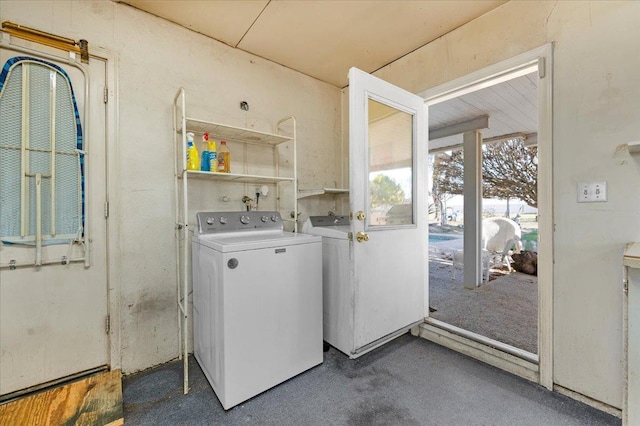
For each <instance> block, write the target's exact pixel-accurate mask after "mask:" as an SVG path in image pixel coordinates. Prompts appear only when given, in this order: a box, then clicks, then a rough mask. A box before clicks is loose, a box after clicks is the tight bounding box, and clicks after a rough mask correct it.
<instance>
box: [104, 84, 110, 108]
mask: <svg viewBox="0 0 640 426" xmlns="http://www.w3.org/2000/svg"><path fill="white" fill-rule="evenodd" d="M103 95H104V103H105V104H106V103H107V102H109V88H108V87H107V86H104V92H103Z"/></svg>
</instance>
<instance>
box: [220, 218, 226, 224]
mask: <svg viewBox="0 0 640 426" xmlns="http://www.w3.org/2000/svg"><path fill="white" fill-rule="evenodd" d="M220 223H221V224H223V225H224V224H225V223H227V218H226V217H224V216H221V217H220Z"/></svg>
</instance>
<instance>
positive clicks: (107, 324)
mask: <svg viewBox="0 0 640 426" xmlns="http://www.w3.org/2000/svg"><path fill="white" fill-rule="evenodd" d="M110 331H111V316H109V315H107V317H106V318H105V319H104V332H105V333H107V334H109V332H110Z"/></svg>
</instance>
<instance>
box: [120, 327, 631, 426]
mask: <svg viewBox="0 0 640 426" xmlns="http://www.w3.org/2000/svg"><path fill="white" fill-rule="evenodd" d="M255 350H256V351H259V350H260V348H255ZM190 367H191V369H190V375H189V376H190V377H189V379H190V383H191V390H190V393H189V394H188V395H183V394H182V363H181V362H180V361H174V362H170V363H167V364H164V365H162V366H160V367H157V368H153V369H150V370H147V371H144V372H141V373H138V374H134V375H130V376H127V377H125V379H124V388H123V394H124V412H125V424H129V425H214V424H215V425H244V424H252V425H278V426H280V425H296V426H299V425H363V426H364V425H366V426H371V425H519V426H525V425H545V426H547V425H581V426H582V425H619V424H621V421H620V419H618V418H615V417H613V416H611V415H608V414H605V413H603V412H601V411H598V410H596V409H594V408H591V407H589V406H587V405H585V404H582V403H580V402H577V401H575V400H573V399H571V398H568V397H565V396H563V395H560V394H558V393H554V392H550V391H547V390H546V389H544V388H542V387H540V386H538V385H536V384H534V383H531V382H528V381H526V380H524V379H520V378H518V377H515V376H513V375H511V374H509V373H506V372H503V371H501V370H498V369H496V368H493V367H491V366H488V365H486V364H483V363H481V362H478V361H475V360H473V359H471V358H468V357H466V356H464V355H461V354H458V353H456V352H453V351H450V350H448V349H446V348H443V347H441V346H439V345H436V344H434V343H431V342H428V341H426V340H424V339H421V338H417V337H413V336H411V335H409V334H405V335H403V336H401V337H399V338H398V339H396V340H394V341H393V342H390V343H388V344H387V345H385V346H383V347H381V348H378V349H377V350H374V351H373V352H370V353H368V354H366V355H363V356H362V357H360V358H358V359H356V360H350V359H348V357H347V356H345V355H344V354H342V353H340V352H338V351H336V349H334V348H331V349H330V351H329V352H326V353H325V354H324V363H323V364H321V365H319V366H317V367H315V368H313V369H311V370H309V371H307V372H305V373H303V374H301V375H299V376H297V377H294V378H293V379H291V380H289V381H287V382H285V383H283V384H281V385H279V386H277V387H275V388H273V389H271V390H269V391H266V392H264V393H262V394H260V395H258V396H256V397H254V398H252V399H250V400H249V401H246V402H244V403H242V404H240V405H239V406H237V407H235V408H232V409H231V410H229V411H227V412H225V411H224V410H223V409H222V406H221V405H220V403H219V402H218V400H217V399H216V397H215V394H214V393H213V390H212V389H211V387H210V386H209V383H208V382H207V380H206V378H205V377H204V375H203V374H202V371H201V370H200V368H199V367H198V364H197V362H195V361H194V360H193V358H191V362H190Z"/></svg>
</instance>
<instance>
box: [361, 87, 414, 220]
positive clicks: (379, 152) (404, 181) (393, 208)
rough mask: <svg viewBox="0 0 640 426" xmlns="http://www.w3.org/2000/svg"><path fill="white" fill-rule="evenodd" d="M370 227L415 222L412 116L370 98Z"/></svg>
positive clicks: (368, 216)
mask: <svg viewBox="0 0 640 426" xmlns="http://www.w3.org/2000/svg"><path fill="white" fill-rule="evenodd" d="M368 111H369V192H368V194H369V212H368V214H367V218H368V219H367V220H368V225H369V226H387V225H391V226H396V225H411V224H413V223H415V219H414V207H413V143H412V142H413V115H411V114H409V113H406V112H404V111H400V110H398V109H395V108H393V107H390V106H388V105H385V104H383V103H380V102H377V101H374V100H372V99H369V102H368Z"/></svg>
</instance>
